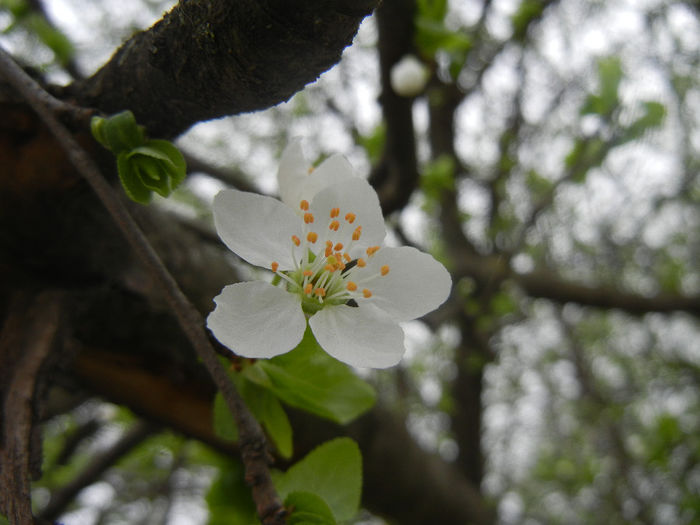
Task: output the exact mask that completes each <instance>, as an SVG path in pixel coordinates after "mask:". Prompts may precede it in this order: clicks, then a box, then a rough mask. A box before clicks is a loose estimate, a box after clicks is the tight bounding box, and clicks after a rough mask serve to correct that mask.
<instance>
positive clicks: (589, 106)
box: [580, 56, 623, 117]
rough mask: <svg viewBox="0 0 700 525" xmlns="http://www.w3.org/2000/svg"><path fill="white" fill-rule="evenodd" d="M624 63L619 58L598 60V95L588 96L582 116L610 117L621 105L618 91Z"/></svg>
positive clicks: (612, 57)
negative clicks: (592, 114)
mask: <svg viewBox="0 0 700 525" xmlns="http://www.w3.org/2000/svg"><path fill="white" fill-rule="evenodd" d="M622 76H623V74H622V62H621V61H620V59H619V58H618V57H615V56H611V57H604V58H601V59H599V60H598V93H593V94H590V95H589V96H588V98H587V99H586V101H585V102H584V104H583V107H582V108H581V111H580V113H581V115H587V114H591V113H594V114H597V115H601V116H604V117H608V116H610V115H611V114H612V112H613V111H614V110H615V109H616V108H617V107H618V105H619V102H620V101H619V97H618V89H619V87H620V82H621V81H622Z"/></svg>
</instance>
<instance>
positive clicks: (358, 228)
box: [352, 226, 362, 241]
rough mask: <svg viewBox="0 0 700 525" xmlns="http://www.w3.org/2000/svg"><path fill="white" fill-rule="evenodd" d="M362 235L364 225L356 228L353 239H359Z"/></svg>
mask: <svg viewBox="0 0 700 525" xmlns="http://www.w3.org/2000/svg"><path fill="white" fill-rule="evenodd" d="M360 235H362V226H358V227H357V228H355V231H354V232H352V240H353V241H359V240H360Z"/></svg>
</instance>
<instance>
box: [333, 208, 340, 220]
mask: <svg viewBox="0 0 700 525" xmlns="http://www.w3.org/2000/svg"><path fill="white" fill-rule="evenodd" d="M338 215H340V208H333V209H332V210H331V219H335V218H336V217H337V216H338Z"/></svg>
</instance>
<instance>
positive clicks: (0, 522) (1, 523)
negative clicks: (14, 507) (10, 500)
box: [0, 514, 10, 525]
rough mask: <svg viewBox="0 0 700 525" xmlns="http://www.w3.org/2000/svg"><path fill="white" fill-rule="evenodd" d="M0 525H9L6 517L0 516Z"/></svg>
mask: <svg viewBox="0 0 700 525" xmlns="http://www.w3.org/2000/svg"><path fill="white" fill-rule="evenodd" d="M0 525H10V520H8V519H7V517H5V516H3V515H2V514H0Z"/></svg>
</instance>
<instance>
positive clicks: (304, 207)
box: [299, 199, 309, 211]
mask: <svg viewBox="0 0 700 525" xmlns="http://www.w3.org/2000/svg"><path fill="white" fill-rule="evenodd" d="M299 207H300V208H301V209H302V210H304V211H307V210H308V209H309V201H307V200H306V199H304V200H302V201H301V202H300V203H299Z"/></svg>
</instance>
